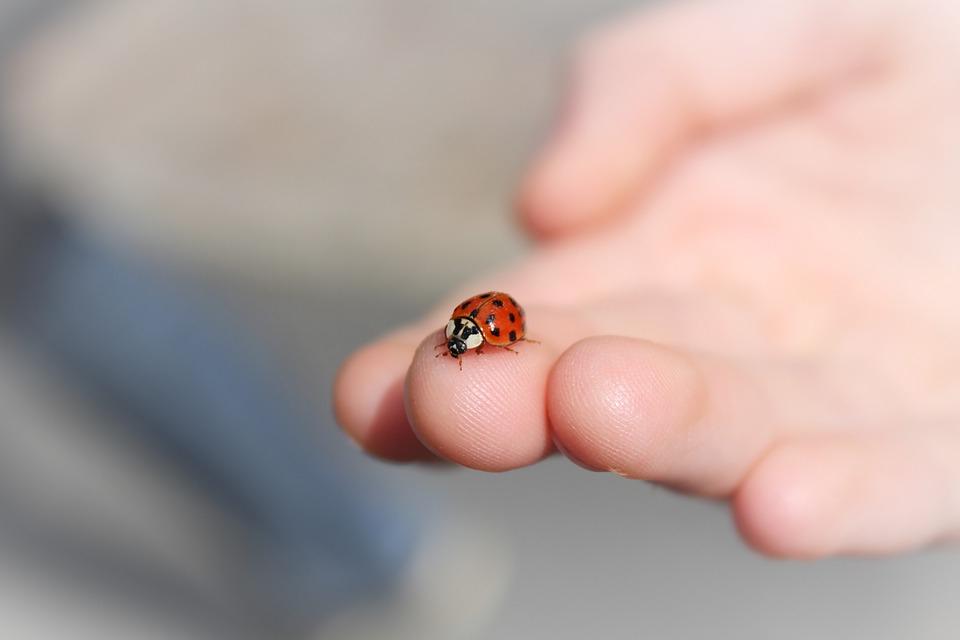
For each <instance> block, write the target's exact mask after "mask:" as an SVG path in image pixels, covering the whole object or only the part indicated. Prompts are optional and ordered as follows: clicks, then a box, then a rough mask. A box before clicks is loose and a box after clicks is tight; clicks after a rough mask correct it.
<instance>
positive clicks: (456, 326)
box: [436, 291, 536, 369]
mask: <svg viewBox="0 0 960 640" xmlns="http://www.w3.org/2000/svg"><path fill="white" fill-rule="evenodd" d="M526 333H527V323H526V318H525V317H524V312H523V307H521V306H520V305H519V304H517V301H516V300H514V299H513V297H512V296H509V295H507V294H506V293H500V292H499V291H488V292H487V293H481V294H480V295H478V296H473V297H472V298H467V299H466V300H464V301H463V302H461V303H460V304H458V305H457V307H456V308H455V309H454V310H453V313H452V314H450V320H449V322H447V328H446V331H445V332H444V335H445V336H446V342H444V343H441V344H438V345H437V347H436V348H437V349H439V348H441V347H445V348H446V351H445V352H442V353H438V354H437V357H438V358H439V357H440V356H446V355H450V356H451V357H454V358H456V359H457V360H458V361H459V363H460V368H461V369H463V360H461V359H460V358H461V356H463V354H464V353H466V352H467V351H468V350H470V349H476V350H477V355H480V354H481V353H483V351H482V347H483V346H484V345H486V344H489V345H493V346H494V347H500V348H502V349H506V350H507V351H513V352H514V353H517V351H514V350H513V349H511V348H510V345H512V344H515V343H517V342H521V341H524V342H536V341H535V340H529V339H527V337H526Z"/></svg>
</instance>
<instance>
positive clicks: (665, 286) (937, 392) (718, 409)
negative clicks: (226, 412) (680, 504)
mask: <svg viewBox="0 0 960 640" xmlns="http://www.w3.org/2000/svg"><path fill="white" fill-rule="evenodd" d="M954 4H955V3H952V2H949V1H937V0H920V1H914V2H896V1H895V2H889V3H888V2H878V1H866V2H846V3H837V2H825V1H823V0H782V1H773V2H771V1H769V0H746V1H743V2H731V1H729V0H708V1H705V2H675V3H669V4H667V5H665V6H664V7H662V8H659V9H657V10H655V11H645V12H641V13H639V14H637V15H636V16H631V17H627V18H625V19H622V20H620V21H616V22H614V23H612V25H611V26H607V27H603V28H600V29H599V30H597V31H595V32H594V33H592V34H590V35H589V36H588V37H587V38H585V39H584V41H583V43H582V44H581V46H580V48H579V49H578V51H577V53H576V55H575V62H574V65H573V67H574V68H573V72H572V74H571V86H570V89H569V95H568V99H567V102H566V104H565V106H564V109H563V117H562V118H561V119H560V121H559V123H558V125H557V127H556V128H555V130H554V131H553V132H552V134H551V135H550V137H549V140H548V142H547V144H546V145H545V149H544V150H543V152H542V154H541V155H540V156H539V158H538V160H537V161H536V162H535V163H534V165H533V167H532V168H531V170H530V172H529V174H528V175H527V176H526V178H525V180H524V182H523V184H522V188H521V195H520V199H519V211H520V216H521V219H522V221H523V224H524V225H525V226H526V228H527V229H528V230H529V232H530V233H531V234H532V236H533V237H534V238H535V239H536V241H537V246H536V248H535V249H534V250H533V251H532V253H531V254H530V255H529V256H528V257H526V258H525V259H523V260H522V261H520V262H519V263H517V264H514V265H511V266H508V267H505V268H504V269H502V270H501V271H500V272H499V273H495V274H491V275H489V276H487V277H482V278H479V279H478V280H477V281H475V282H471V283H466V284H465V285H464V287H463V288H462V289H461V290H459V291H457V292H455V293H453V294H452V295H451V296H450V298H449V299H448V300H446V301H444V302H443V303H442V304H440V305H439V306H438V308H437V310H436V311H435V312H434V313H433V314H431V315H429V316H428V317H427V318H425V319H424V320H423V321H422V322H421V323H418V324H417V325H415V326H411V327H407V328H405V329H402V330H400V331H398V332H396V333H393V334H391V335H389V336H387V337H385V338H383V339H382V340H380V341H378V342H376V343H374V344H371V345H369V346H367V347H365V348H363V349H361V350H360V351H358V352H357V353H355V354H354V355H353V356H352V357H351V358H350V359H349V360H348V361H347V362H346V363H345V364H344V365H343V368H342V369H341V372H340V375H339V377H338V380H337V383H336V388H335V391H334V395H335V406H336V412H337V416H338V419H339V421H340V423H341V424H342V426H343V428H344V429H345V430H346V432H347V433H348V434H349V435H350V436H351V437H352V438H353V439H355V440H356V441H357V442H358V443H360V445H361V446H362V447H364V448H365V449H366V450H367V451H369V452H371V453H373V454H375V455H377V456H381V457H383V458H386V459H391V460H426V459H432V458H436V457H439V458H442V459H444V460H447V461H450V462H452V463H455V464H459V465H464V466H468V467H472V468H475V469H482V470H488V471H505V470H509V469H515V468H518V467H523V466H526V465H530V464H534V463H536V462H538V461H540V460H542V459H544V458H545V457H547V456H550V455H552V454H554V453H556V452H557V451H560V452H562V453H563V454H565V455H567V456H568V457H570V458H571V459H572V460H574V461H576V462H577V463H578V464H580V465H581V466H584V467H587V468H590V469H594V470H599V471H608V472H613V473H616V474H618V475H622V476H624V477H626V478H634V479H641V480H647V481H651V482H656V483H660V484H663V485H666V486H668V487H672V488H675V489H677V490H680V491H683V492H685V493H689V494H693V495H700V496H708V497H712V498H718V499H723V500H727V501H729V504H730V507H731V511H732V513H733V517H734V519H735V521H736V523H737V526H738V528H739V531H740V532H741V535H742V536H743V538H744V539H745V540H746V541H747V542H748V543H749V544H750V545H751V546H752V547H754V548H755V549H757V550H759V551H761V552H763V553H766V554H770V555H776V556H786V557H822V556H827V555H834V554H888V553H896V552H901V551H905V550H909V549H914V548H918V547H922V546H926V545H932V544H936V543H942V542H946V541H951V540H954V539H956V538H957V537H960V13H958V10H957V9H956V8H954V7H953V6H952V5H954ZM488 289H497V290H501V291H507V292H509V293H510V294H512V295H513V296H514V297H516V298H517V299H518V300H519V301H520V302H521V304H523V305H524V306H525V307H526V309H527V312H528V320H527V324H528V332H529V335H530V337H532V338H537V339H539V340H541V341H542V344H540V345H531V344H520V345H518V346H517V349H516V350H517V351H518V352H519V354H512V353H507V352H505V351H502V350H500V349H494V348H486V349H484V355H483V356H482V357H476V356H475V355H474V354H473V353H468V354H466V356H465V359H466V361H465V363H464V367H463V371H462V372H460V371H458V370H457V367H456V364H455V363H454V362H452V361H451V360H450V359H449V358H434V353H435V352H434V346H435V345H436V344H437V343H438V342H440V340H441V339H442V328H443V326H444V323H445V322H446V319H447V317H448V316H449V312H450V309H452V307H453V305H454V304H455V303H456V302H458V301H459V300H460V299H461V298H465V297H467V296H469V295H471V294H474V293H477V292H480V291H485V290H488Z"/></svg>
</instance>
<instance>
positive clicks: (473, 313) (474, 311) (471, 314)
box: [470, 307, 480, 318]
mask: <svg viewBox="0 0 960 640" xmlns="http://www.w3.org/2000/svg"><path fill="white" fill-rule="evenodd" d="M478 313H480V307H477V308H476V309H474V310H473V311H471V312H470V317H471V318H476V317H477V314H478Z"/></svg>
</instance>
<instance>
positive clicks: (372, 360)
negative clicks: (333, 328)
mask: <svg viewBox="0 0 960 640" xmlns="http://www.w3.org/2000/svg"><path fill="white" fill-rule="evenodd" d="M410 357H411V347H410V346H409V345H404V344H400V343H396V342H392V341H388V340H385V341H381V342H378V343H376V344H373V345H369V346H367V347H364V348H362V349H360V350H359V351H357V352H355V353H354V354H352V355H351V356H350V357H349V358H347V360H346V361H344V362H343V364H342V365H341V366H340V370H339V371H338V372H337V376H336V379H335V381H334V385H333V410H334V415H335V417H336V420H337V422H338V423H339V424H340V426H341V427H342V428H343V430H344V432H345V433H346V434H347V435H348V436H349V437H350V438H351V439H352V440H353V441H354V442H356V443H357V444H358V445H359V446H360V447H361V448H362V449H363V450H364V451H366V452H367V453H370V454H371V455H374V456H377V457H380V458H383V459H386V460H392V461H395V462H409V461H415V460H429V459H432V458H433V455H432V454H431V453H430V452H429V450H428V449H427V448H426V447H424V446H423V444H422V443H421V442H420V441H419V440H418V439H417V437H416V435H415V434H414V433H413V430H412V429H411V428H410V423H409V422H408V421H407V417H406V412H405V411H404V406H403V381H404V376H405V375H406V371H407V367H408V366H409V363H410Z"/></svg>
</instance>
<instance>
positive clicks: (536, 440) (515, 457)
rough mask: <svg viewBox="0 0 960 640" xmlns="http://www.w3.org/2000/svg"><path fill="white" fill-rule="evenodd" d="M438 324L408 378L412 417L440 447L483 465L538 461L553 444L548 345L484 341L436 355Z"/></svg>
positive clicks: (456, 458) (497, 467)
mask: <svg viewBox="0 0 960 640" xmlns="http://www.w3.org/2000/svg"><path fill="white" fill-rule="evenodd" d="M441 337H442V336H441V334H440V333H439V332H437V333H434V334H431V335H430V336H428V337H427V338H426V339H425V340H424V341H423V342H422V343H421V344H420V347H419V348H418V349H417V351H416V353H415V355H414V358H413V363H412V365H411V366H410V370H409V372H408V374H407V380H406V408H407V417H408V419H409V420H410V423H411V425H412V426H413V429H414V431H415V432H416V434H417V435H418V436H419V438H420V439H421V441H422V442H423V443H424V444H425V445H426V446H427V447H428V448H429V449H430V450H432V451H433V452H434V453H436V454H437V455H439V456H441V457H443V458H445V459H447V460H450V461H451V462H455V463H457V464H460V465H463V466H466V467H470V468H473V469H478V470H482V471H506V470H509V469H516V468H519V467H523V466H527V465H530V464H533V463H534V462H537V461H539V460H541V459H543V458H544V457H546V456H547V455H549V454H550V453H551V452H552V450H553V443H552V440H551V438H550V433H549V429H548V427H547V421H546V413H545V410H544V405H543V402H544V389H545V386H546V377H547V371H548V370H549V366H550V355H549V353H550V351H549V349H547V348H546V347H545V345H538V344H532V343H524V342H521V343H518V344H515V345H513V347H512V348H513V349H515V350H516V351H517V353H510V352H509V351H506V350H504V349H499V348H496V347H491V346H486V347H484V348H483V353H482V355H478V354H477V353H476V352H475V351H469V352H467V353H466V354H464V356H463V358H462V361H463V362H462V365H463V368H462V369H460V367H459V366H458V363H457V361H456V360H455V359H453V358H450V357H435V355H436V351H435V350H434V346H435V345H436V344H438V343H439V341H440V339H441Z"/></svg>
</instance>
